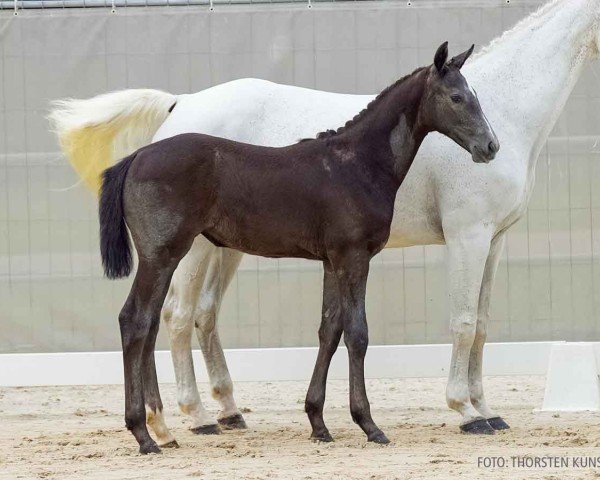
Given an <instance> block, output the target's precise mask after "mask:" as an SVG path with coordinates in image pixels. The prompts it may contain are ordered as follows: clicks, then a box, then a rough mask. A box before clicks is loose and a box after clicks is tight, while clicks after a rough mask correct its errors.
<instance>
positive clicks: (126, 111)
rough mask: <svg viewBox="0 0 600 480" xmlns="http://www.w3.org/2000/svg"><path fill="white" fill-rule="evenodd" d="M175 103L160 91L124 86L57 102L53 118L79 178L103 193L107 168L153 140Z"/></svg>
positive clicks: (52, 110)
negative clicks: (85, 96)
mask: <svg viewBox="0 0 600 480" xmlns="http://www.w3.org/2000/svg"><path fill="white" fill-rule="evenodd" d="M176 101H177V97H176V96H175V95H173V94H170V93H166V92H161V91H160V90H150V89H145V90H121V91H117V92H111V93H105V94H103V95H98V96H96V97H93V98H90V99H88V100H77V99H71V98H68V99H64V100H57V101H55V102H53V103H52V109H51V111H50V114H49V115H48V119H49V120H50V123H51V125H52V127H53V130H54V131H55V133H56V134H57V135H58V139H59V142H60V146H61V148H62V150H63V152H64V153H65V155H66V156H67V158H68V159H69V162H70V163H71V165H72V166H73V168H74V169H75V171H76V172H77V174H78V175H79V177H80V178H81V179H82V180H83V181H84V182H85V184H86V185H87V186H88V187H89V188H90V189H91V190H93V191H94V192H96V193H98V192H99V190H100V185H101V175H102V172H103V171H104V170H105V169H106V168H108V167H110V166H112V165H113V164H114V163H115V162H116V161H117V160H119V159H121V158H123V157H125V156H127V155H130V154H131V153H132V152H134V151H135V150H137V149H138V148H140V147H143V146H144V145H147V144H149V143H150V142H151V141H152V137H153V136H154V134H155V133H156V131H157V130H158V128H159V127H160V125H161V124H162V123H163V122H164V121H165V119H166V118H167V116H168V115H169V112H170V111H171V110H172V108H173V106H174V105H175V103H176Z"/></svg>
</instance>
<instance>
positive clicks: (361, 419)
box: [331, 250, 390, 444]
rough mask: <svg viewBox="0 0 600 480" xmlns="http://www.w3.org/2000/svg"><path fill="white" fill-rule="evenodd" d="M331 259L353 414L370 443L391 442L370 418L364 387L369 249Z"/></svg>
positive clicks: (367, 335)
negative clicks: (346, 351) (337, 296)
mask: <svg viewBox="0 0 600 480" xmlns="http://www.w3.org/2000/svg"><path fill="white" fill-rule="evenodd" d="M336 257H337V258H332V259H331V263H332V266H333V271H334V272H335V275H336V278H337V284H338V289H339V305H340V308H341V315H342V318H343V325H344V343H345V344H346V348H347V349H348V360H349V363H350V413H351V414H352V419H353V420H354V422H355V423H357V424H358V426H360V428H361V429H362V430H363V432H365V433H366V434H367V438H368V440H369V441H370V442H375V443H384V444H385V443H389V442H390V441H389V440H388V439H387V437H386V436H385V434H384V433H383V432H382V431H381V430H380V429H379V427H377V425H376V424H375V422H374V421H373V418H372V417H371V407H370V405H369V400H368V398H367V391H366V387H365V371H364V362H365V355H366V353H367V347H368V345H369V334H368V327H367V317H366V313H365V294H366V287H367V277H368V274H369V261H370V259H371V256H370V254H369V253H368V252H366V251H362V250H357V251H350V252H346V253H345V254H343V255H339V256H336Z"/></svg>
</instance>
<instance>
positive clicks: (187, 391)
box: [155, 237, 220, 434]
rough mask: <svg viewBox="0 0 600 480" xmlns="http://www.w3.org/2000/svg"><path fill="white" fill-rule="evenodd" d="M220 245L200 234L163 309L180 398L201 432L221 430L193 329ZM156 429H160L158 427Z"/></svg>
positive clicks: (176, 272)
mask: <svg viewBox="0 0 600 480" xmlns="http://www.w3.org/2000/svg"><path fill="white" fill-rule="evenodd" d="M218 250H219V249H218V248H217V247H215V246H214V245H212V244H211V243H210V242H208V240H206V239H205V238H204V237H197V238H196V239H195V240H194V243H193V245H192V248H191V249H190V251H189V252H188V254H187V255H186V256H185V257H184V258H183V260H182V261H181V262H180V263H179V266H178V267H177V270H176V271H175V274H174V275H173V280H172V281H171V287H170V289H169V293H168V294H167V298H166V300H165V303H164V306H163V309H162V320H163V322H164V324H165V325H166V327H167V331H168V333H169V342H170V346H171V355H172V358H173V367H174V368H175V378H176V381H177V402H178V403H179V408H181V411H182V412H183V413H184V414H186V415H189V416H190V417H191V418H192V426H191V428H190V429H191V430H192V431H193V432H194V433H199V434H216V433H220V429H219V426H218V425H217V423H216V422H215V420H214V418H213V417H211V415H210V414H209V413H208V412H207V411H206V409H205V408H204V405H203V404H202V400H201V399H200V393H199V392H198V386H197V385H196V375H195V372H194V363H193V360H192V332H193V331H194V317H195V310H196V303H197V301H198V298H199V296H200V291H201V289H202V285H203V284H204V279H205V276H206V270H207V268H208V265H209V263H210V260H211V258H212V257H213V256H215V255H218ZM155 433H156V430H155Z"/></svg>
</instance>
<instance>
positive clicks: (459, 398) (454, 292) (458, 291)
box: [444, 225, 494, 433]
mask: <svg viewBox="0 0 600 480" xmlns="http://www.w3.org/2000/svg"><path fill="white" fill-rule="evenodd" d="M444 236H445V238H446V245H447V246H448V293H449V300H450V328H451V331H452V335H453V337H454V341H453V346H452V361H451V364H450V372H449V379H448V386H447V389H446V401H447V403H448V406H449V407H450V408H452V409H453V410H456V411H457V412H459V413H460V414H461V415H462V417H463V419H462V422H461V427H460V428H461V430H462V431H463V432H470V433H493V432H494V430H493V429H492V428H491V427H490V425H489V424H488V423H487V421H486V419H485V418H483V417H482V416H481V415H480V414H479V412H478V411H477V410H476V409H475V407H474V406H473V405H472V403H471V395H470V392H469V357H470V354H471V348H472V347H473V342H474V340H475V331H476V326H477V308H478V304H479V293H480V290H481V282H482V278H483V270H484V266H485V262H486V260H487V258H488V254H489V250H490V241H491V237H492V234H491V232H490V231H489V230H488V229H485V228H483V227H473V228H470V229H469V228H466V229H465V228H460V229H453V228H452V226H450V227H449V228H446V225H444Z"/></svg>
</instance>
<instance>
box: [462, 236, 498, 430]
mask: <svg viewBox="0 0 600 480" xmlns="http://www.w3.org/2000/svg"><path fill="white" fill-rule="evenodd" d="M505 238H506V234H505V233H501V234H499V235H498V236H496V237H495V238H494V239H493V240H492V244H491V248H490V254H489V256H488V258H487V261H486V263H485V270H484V272H483V282H482V284H481V293H480V294H479V308H478V313H477V329H476V331H475V340H474V342H473V347H471V355H470V357H469V391H470V393H471V403H472V404H473V406H474V407H475V408H476V409H477V411H478V412H479V413H480V414H481V415H482V416H484V417H485V418H496V417H498V415H496V414H495V413H494V412H493V411H492V410H491V409H490V408H489V407H488V406H487V403H486V400H485V396H484V393H483V378H482V377H483V347H484V345H485V341H486V338H487V323H488V321H489V318H490V299H491V295H492V287H493V285H494V277H495V276H496V270H497V268H498V262H499V261H500V256H501V255H502V249H503V248H504V240H505Z"/></svg>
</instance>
